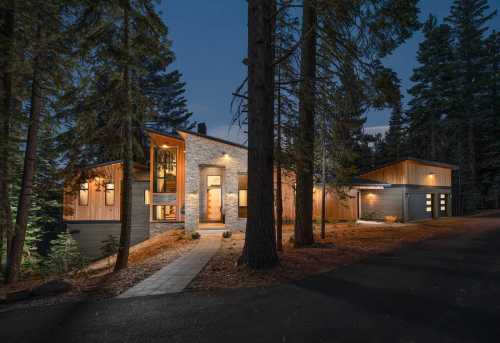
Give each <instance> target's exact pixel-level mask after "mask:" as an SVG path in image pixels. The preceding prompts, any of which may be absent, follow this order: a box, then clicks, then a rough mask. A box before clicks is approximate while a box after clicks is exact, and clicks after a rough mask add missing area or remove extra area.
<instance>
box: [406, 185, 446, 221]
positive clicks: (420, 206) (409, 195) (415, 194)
mask: <svg viewBox="0 0 500 343" xmlns="http://www.w3.org/2000/svg"><path fill="white" fill-rule="evenodd" d="M405 191H406V199H407V200H406V201H407V206H408V217H407V220H410V221H411V220H420V219H430V218H432V213H431V212H427V211H426V207H427V206H426V200H427V199H426V196H425V195H426V194H432V195H433V199H434V200H433V201H434V204H433V211H434V215H435V217H438V216H439V194H448V196H449V195H450V194H451V189H450V188H446V187H442V188H441V187H425V186H419V187H415V186H407V187H406V188H405Z"/></svg>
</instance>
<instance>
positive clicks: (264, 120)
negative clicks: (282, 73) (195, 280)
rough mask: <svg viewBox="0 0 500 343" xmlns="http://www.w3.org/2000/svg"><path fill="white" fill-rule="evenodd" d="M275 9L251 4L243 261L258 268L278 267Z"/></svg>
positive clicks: (254, 0) (257, 1) (260, 1)
mask: <svg viewBox="0 0 500 343" xmlns="http://www.w3.org/2000/svg"><path fill="white" fill-rule="evenodd" d="M273 9H274V5H273V1H269V0H249V1H248V218H247V227H246V235H245V245H244V247H243V253H242V255H241V257H240V260H239V262H240V263H245V264H247V265H248V266H250V267H251V268H256V269H257V268H266V267H271V266H274V265H275V264H276V263H277V262H278V255H277V254H276V242H275V237H274V194H273V162H274V161H273V150H274V115H273V113H274V102H273V98H274V82H273V79H274V71H273V21H274V12H273Z"/></svg>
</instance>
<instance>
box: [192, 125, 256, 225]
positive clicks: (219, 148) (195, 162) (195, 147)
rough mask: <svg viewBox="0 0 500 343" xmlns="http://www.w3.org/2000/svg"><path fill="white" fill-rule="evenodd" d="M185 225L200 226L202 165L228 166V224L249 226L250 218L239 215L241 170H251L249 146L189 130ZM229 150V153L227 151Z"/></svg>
mask: <svg viewBox="0 0 500 343" xmlns="http://www.w3.org/2000/svg"><path fill="white" fill-rule="evenodd" d="M185 143H186V207H185V211H186V212H185V228H186V231H188V232H192V231H195V230H197V229H198V223H199V215H200V198H199V197H200V166H203V165H214V166H215V165H216V166H221V167H224V169H223V174H224V175H223V180H224V181H223V185H222V207H223V211H224V214H225V224H226V228H228V229H231V230H245V227H246V218H238V173H246V172H247V150H246V149H244V148H242V147H237V146H234V145H229V144H224V143H222V142H217V141H214V140H211V139H209V138H204V137H200V136H198V135H193V134H188V133H187V134H186V140H185ZM224 154H227V155H228V156H227V157H224V156H223V155H224Z"/></svg>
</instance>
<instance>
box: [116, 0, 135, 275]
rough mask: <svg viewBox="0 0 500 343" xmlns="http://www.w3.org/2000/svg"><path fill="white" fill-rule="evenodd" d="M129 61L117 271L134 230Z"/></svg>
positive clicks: (126, 36) (125, 84)
mask: <svg viewBox="0 0 500 343" xmlns="http://www.w3.org/2000/svg"><path fill="white" fill-rule="evenodd" d="M129 10H130V2H129V1H128V0H127V1H125V4H124V8H123V12H124V14H123V22H124V23H123V49H124V51H125V54H126V56H127V57H128V54H129ZM128 63H129V62H128V61H125V64H124V67H123V91H124V99H123V100H124V107H125V109H124V110H125V118H124V119H125V120H124V121H125V123H124V130H123V187H122V199H121V232H120V244H119V246H118V254H117V256H116V264H115V269H114V270H115V271H119V270H121V269H124V268H127V265H128V255H129V248H130V234H131V231H132V179H133V145H132V113H131V106H130V76H129V74H130V73H129V65H128Z"/></svg>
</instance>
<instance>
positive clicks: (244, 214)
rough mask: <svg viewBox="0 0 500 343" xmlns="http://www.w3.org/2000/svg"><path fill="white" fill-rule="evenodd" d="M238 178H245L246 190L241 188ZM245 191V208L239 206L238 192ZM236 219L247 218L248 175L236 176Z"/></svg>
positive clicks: (240, 174)
mask: <svg viewBox="0 0 500 343" xmlns="http://www.w3.org/2000/svg"><path fill="white" fill-rule="evenodd" d="M240 177H245V178H246V188H242V186H241V184H242V182H241V181H240ZM241 191H246V202H247V204H246V206H240V198H241V197H240V192H241ZM238 218H248V174H244V173H239V174H238Z"/></svg>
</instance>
